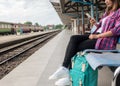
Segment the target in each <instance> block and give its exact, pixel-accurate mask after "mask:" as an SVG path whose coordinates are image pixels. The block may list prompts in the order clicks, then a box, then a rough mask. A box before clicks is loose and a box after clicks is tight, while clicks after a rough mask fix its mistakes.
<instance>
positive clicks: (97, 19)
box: [96, 0, 99, 22]
mask: <svg viewBox="0 0 120 86" xmlns="http://www.w3.org/2000/svg"><path fill="white" fill-rule="evenodd" d="M98 16H99V15H98V0H96V21H97V22H98Z"/></svg>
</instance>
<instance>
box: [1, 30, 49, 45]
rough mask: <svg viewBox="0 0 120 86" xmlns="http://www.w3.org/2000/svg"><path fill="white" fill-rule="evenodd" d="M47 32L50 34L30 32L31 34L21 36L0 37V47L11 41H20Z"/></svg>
mask: <svg viewBox="0 0 120 86" xmlns="http://www.w3.org/2000/svg"><path fill="white" fill-rule="evenodd" d="M47 32H51V31H43V32H32V33H23V34H19V35H5V36H0V45H2V44H4V43H9V42H12V41H15V40H20V39H24V38H28V37H31V36H36V35H40V34H44V33H47Z"/></svg>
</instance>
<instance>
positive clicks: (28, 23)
mask: <svg viewBox="0 0 120 86" xmlns="http://www.w3.org/2000/svg"><path fill="white" fill-rule="evenodd" d="M24 24H27V25H32V22H31V21H27V22H24Z"/></svg>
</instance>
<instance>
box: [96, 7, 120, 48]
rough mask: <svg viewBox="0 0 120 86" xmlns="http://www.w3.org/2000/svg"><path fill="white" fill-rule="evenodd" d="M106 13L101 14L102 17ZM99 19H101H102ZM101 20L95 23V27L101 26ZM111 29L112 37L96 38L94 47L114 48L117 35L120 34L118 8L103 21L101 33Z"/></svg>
mask: <svg viewBox="0 0 120 86" xmlns="http://www.w3.org/2000/svg"><path fill="white" fill-rule="evenodd" d="M106 16H107V15H106V13H105V14H104V15H103V17H102V19H103V18H104V17H106ZM102 19H101V20H102ZM101 20H100V22H99V24H98V25H97V28H99V27H100V26H101ZM107 31H111V32H112V33H113V36H112V37H104V38H99V39H97V42H96V46H95V48H96V49H102V50H103V49H104V50H112V49H116V44H117V41H118V37H119V36H120V8H119V9H118V10H117V11H115V12H114V13H113V14H112V15H111V17H108V18H107V19H106V21H105V23H104V26H103V29H102V33H104V32H107Z"/></svg>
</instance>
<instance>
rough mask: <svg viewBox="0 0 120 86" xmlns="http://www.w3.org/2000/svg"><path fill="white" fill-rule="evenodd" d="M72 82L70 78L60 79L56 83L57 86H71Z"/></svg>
mask: <svg viewBox="0 0 120 86" xmlns="http://www.w3.org/2000/svg"><path fill="white" fill-rule="evenodd" d="M70 84H71V82H70V79H69V77H66V78H62V79H59V80H58V81H56V82H55V85H56V86H70Z"/></svg>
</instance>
